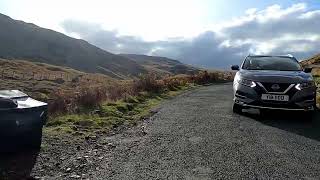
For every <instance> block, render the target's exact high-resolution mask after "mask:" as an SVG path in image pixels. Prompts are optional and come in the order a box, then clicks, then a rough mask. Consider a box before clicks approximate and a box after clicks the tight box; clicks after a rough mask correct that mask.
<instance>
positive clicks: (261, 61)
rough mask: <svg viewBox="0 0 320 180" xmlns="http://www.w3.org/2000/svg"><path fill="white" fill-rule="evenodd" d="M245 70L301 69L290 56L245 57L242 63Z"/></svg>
mask: <svg viewBox="0 0 320 180" xmlns="http://www.w3.org/2000/svg"><path fill="white" fill-rule="evenodd" d="M242 68H243V69H246V70H272V71H301V66H300V64H299V63H298V61H297V60H295V59H293V58H290V57H271V56H269V57H267V56H265V57H264V56H261V57H247V59H246V60H245V62H244V64H243V67H242Z"/></svg>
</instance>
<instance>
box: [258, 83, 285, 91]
mask: <svg viewBox="0 0 320 180" xmlns="http://www.w3.org/2000/svg"><path fill="white" fill-rule="evenodd" d="M261 84H262V85H263V86H264V88H265V89H266V90H267V91H268V92H284V91H285V90H287V89H288V87H289V86H290V85H291V84H289V83H264V82H261ZM273 86H278V87H279V89H274V88H272V87H273Z"/></svg>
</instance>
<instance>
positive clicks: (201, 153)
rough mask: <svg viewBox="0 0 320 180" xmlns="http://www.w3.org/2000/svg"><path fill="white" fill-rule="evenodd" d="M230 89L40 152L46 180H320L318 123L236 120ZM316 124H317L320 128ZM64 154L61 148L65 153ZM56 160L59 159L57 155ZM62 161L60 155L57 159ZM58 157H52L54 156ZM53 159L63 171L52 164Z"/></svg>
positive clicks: (197, 93)
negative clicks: (118, 129)
mask: <svg viewBox="0 0 320 180" xmlns="http://www.w3.org/2000/svg"><path fill="white" fill-rule="evenodd" d="M231 107H232V85H231V84H230V83H227V84H219V85H212V86H207V87H202V88H199V89H196V90H193V91H190V92H186V93H184V94H182V95H180V96H178V97H176V98H174V99H172V100H169V101H167V102H164V103H163V104H162V105H161V106H160V107H159V108H158V109H157V111H158V112H157V113H156V114H155V115H154V116H153V117H152V118H150V119H149V120H148V121H146V122H144V123H141V124H140V125H138V126H136V127H134V128H131V129H128V130H126V131H124V132H123V133H120V134H116V135H113V136H108V137H99V138H97V139H96V140H95V142H94V143H88V145H86V147H80V148H79V147H78V146H77V147H76V146H73V145H70V146H69V147H68V148H67V149H65V150H61V152H60V154H62V153H63V155H64V156H63V157H62V156H58V157H48V156H50V154H45V153H44V154H43V153H41V152H40V154H39V157H38V160H37V163H36V164H35V167H34V168H33V173H32V176H33V177H36V178H42V179H101V180H102V179H121V180H122V179H320V123H319V121H320V118H319V117H318V118H316V119H315V120H313V121H311V120H308V119H306V118H305V117H306V116H305V115H304V114H293V113H280V112H271V113H270V115H268V117H260V116H259V111H257V110H249V112H247V113H244V115H237V114H233V113H232V110H231ZM317 119H318V120H317ZM62 149H63V148H62ZM57 153H58V152H57ZM58 154H59V153H58ZM51 156H53V155H51ZM50 159H54V160H55V161H53V162H55V163H57V161H58V160H57V159H59V162H58V163H57V164H53V162H52V163H51V164H50V162H51V161H50Z"/></svg>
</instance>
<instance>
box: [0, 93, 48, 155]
mask: <svg viewBox="0 0 320 180" xmlns="http://www.w3.org/2000/svg"><path fill="white" fill-rule="evenodd" d="M47 109H48V105H47V103H44V102H40V101H37V100H35V99H32V98H30V97H29V96H28V95H26V94H24V93H22V92H21V91H17V90H5V91H0V150H7V149H9V150H12V149H13V150H14V149H15V148H16V147H19V148H20V147H26V148H29V147H31V148H39V147H40V145H41V137H42V127H43V125H44V124H45V123H46V121H47Z"/></svg>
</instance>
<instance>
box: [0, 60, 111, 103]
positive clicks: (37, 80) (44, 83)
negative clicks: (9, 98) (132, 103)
mask: <svg viewBox="0 0 320 180" xmlns="http://www.w3.org/2000/svg"><path fill="white" fill-rule="evenodd" d="M0 67H1V69H0V84H1V87H0V90H4V89H18V90H22V91H24V92H26V93H27V94H29V95H31V96H33V97H36V98H39V99H43V100H46V98H48V97H49V95H50V94H51V93H52V92H56V91H59V90H64V91H76V90H77V88H82V87H83V86H84V85H88V84H90V87H94V86H98V87H100V86H108V85H112V84H114V82H115V81H116V80H115V79H112V78H110V77H108V76H106V75H102V74H91V73H84V72H81V71H78V70H74V69H71V68H65V67H59V66H54V65H49V64H45V63H38V62H37V63H33V62H29V61H23V60H15V61H12V60H6V59H0Z"/></svg>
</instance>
